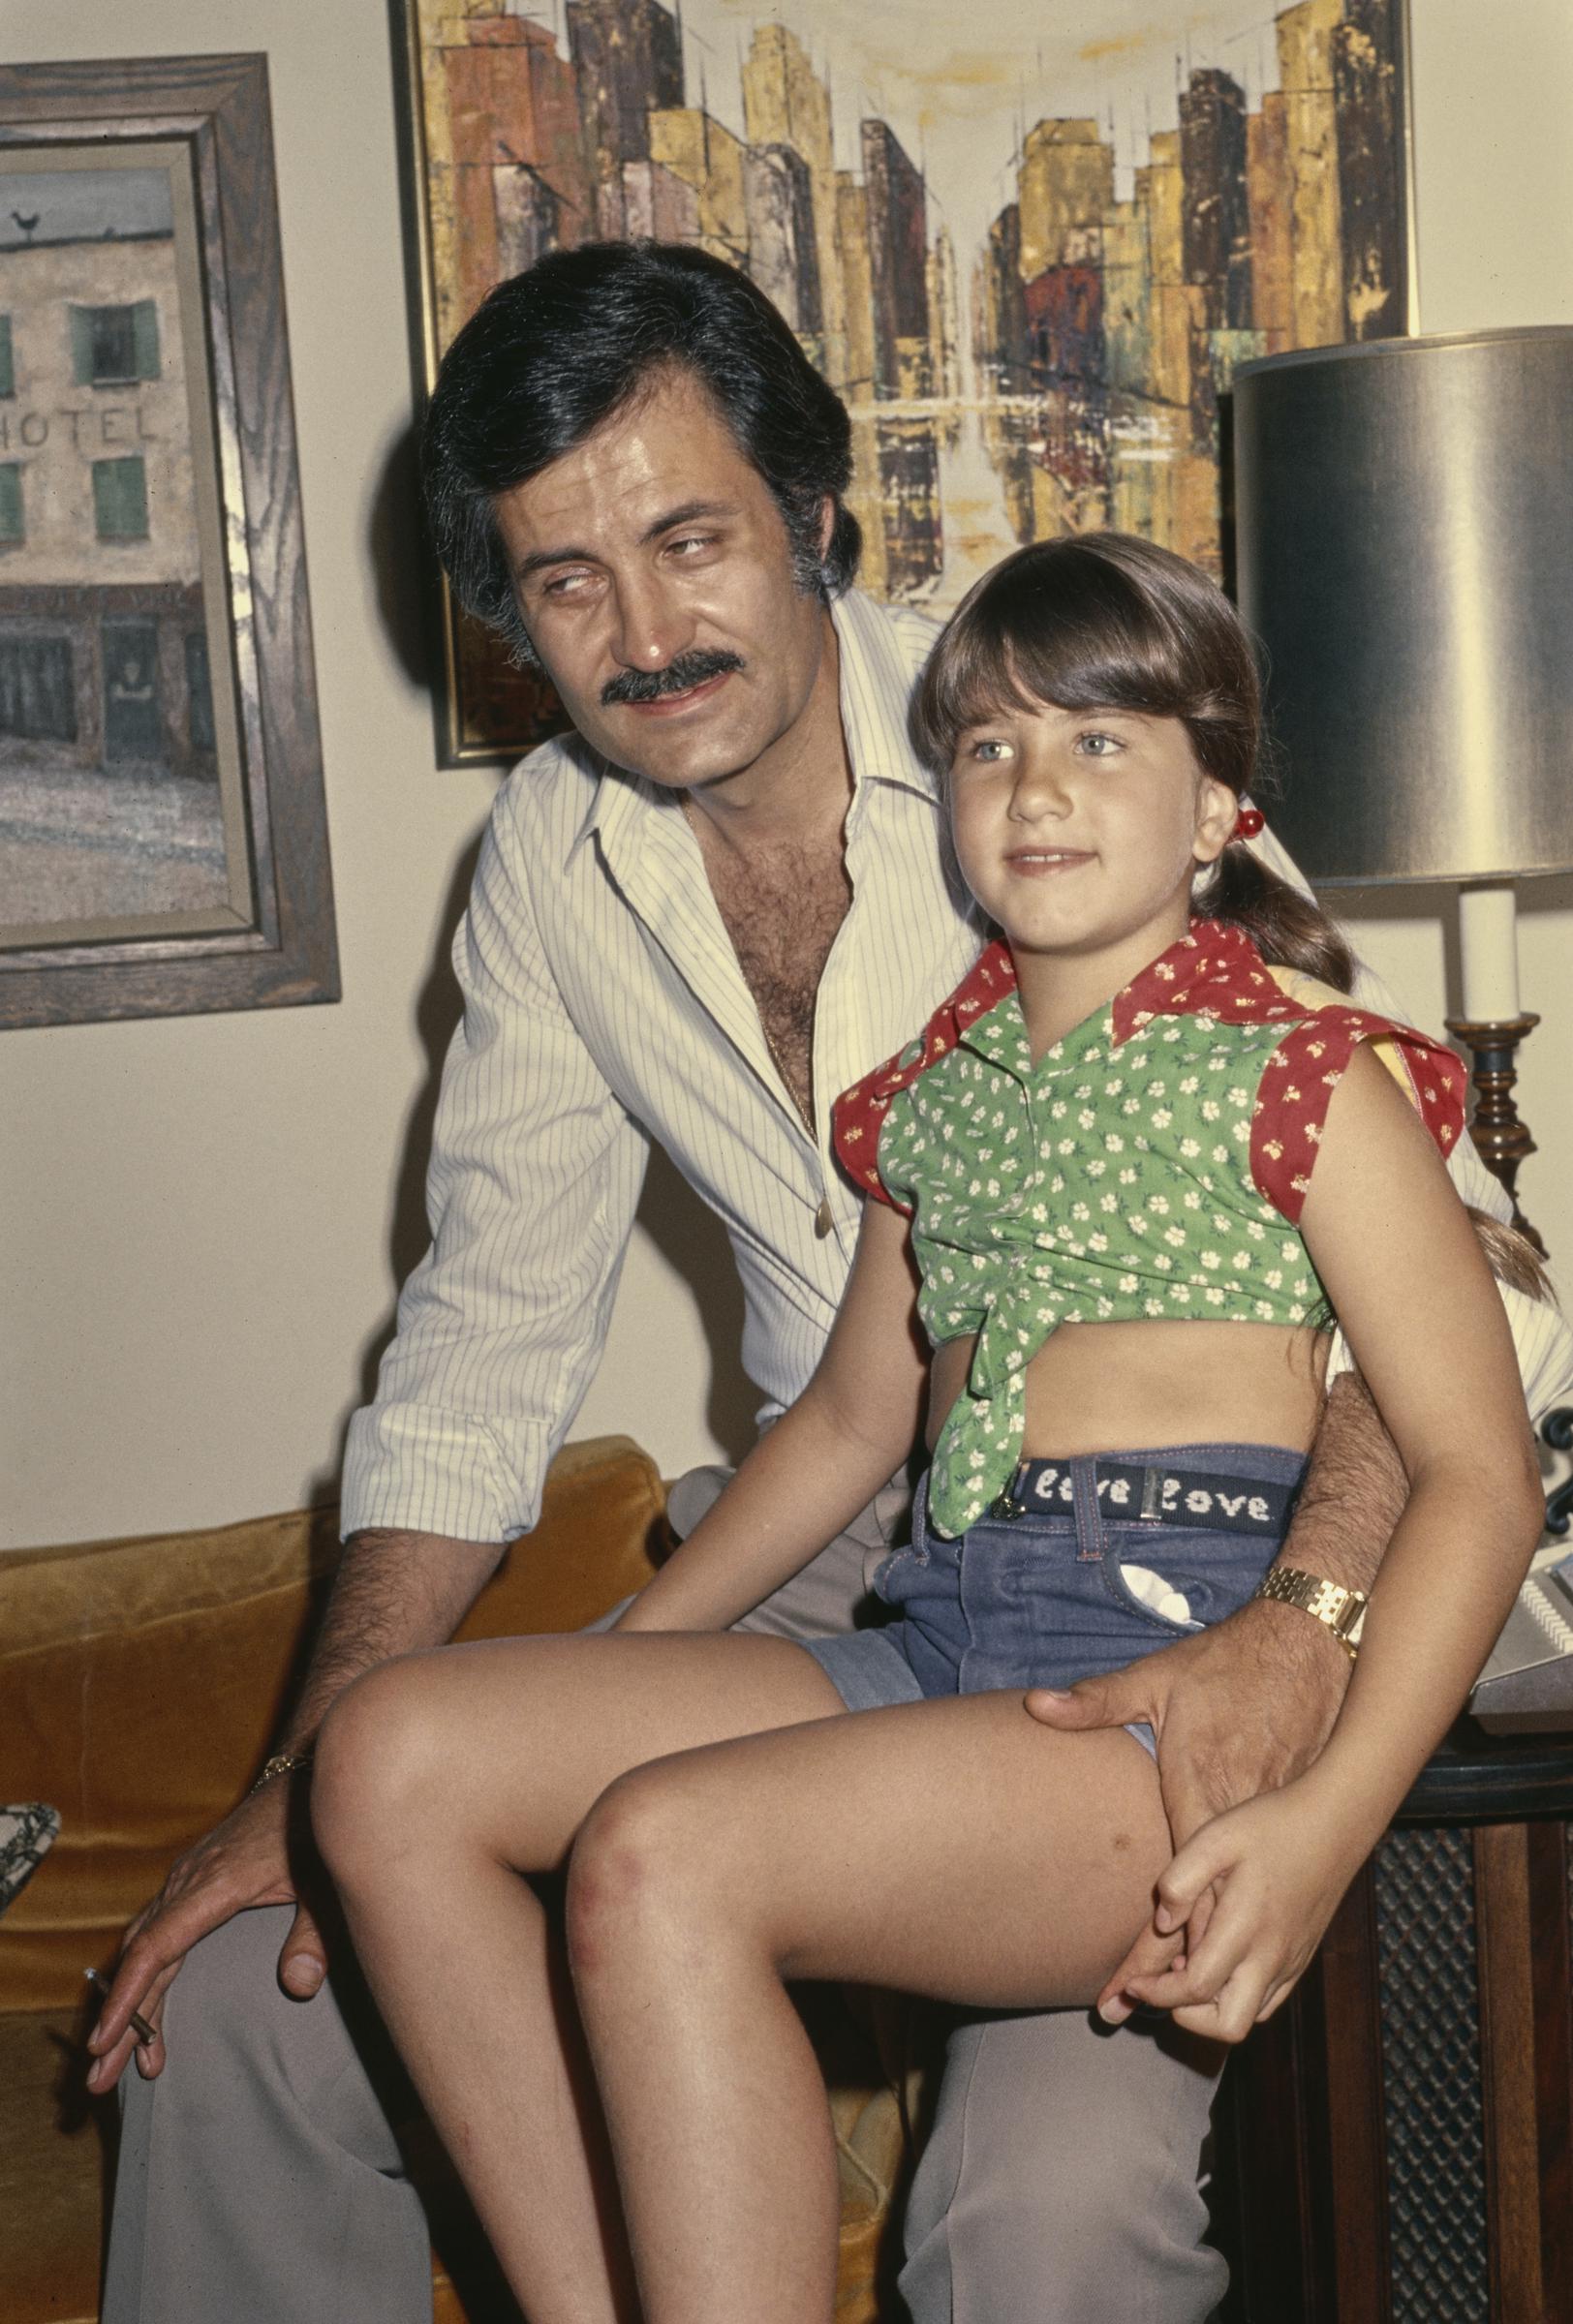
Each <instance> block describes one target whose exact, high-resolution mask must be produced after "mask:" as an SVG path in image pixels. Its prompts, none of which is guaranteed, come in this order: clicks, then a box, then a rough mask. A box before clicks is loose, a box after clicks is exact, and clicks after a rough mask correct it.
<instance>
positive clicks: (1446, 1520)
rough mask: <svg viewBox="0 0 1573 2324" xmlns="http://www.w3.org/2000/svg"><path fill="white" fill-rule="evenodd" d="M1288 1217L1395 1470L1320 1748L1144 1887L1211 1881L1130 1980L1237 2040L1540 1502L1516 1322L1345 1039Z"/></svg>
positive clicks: (1482, 1655) (1408, 1746)
mask: <svg viewBox="0 0 1573 2324" xmlns="http://www.w3.org/2000/svg"><path fill="white" fill-rule="evenodd" d="M1302 1229H1303V1232H1304V1234H1305V1238H1306V1243H1307V1246H1308V1248H1309V1250H1310V1252H1311V1258H1312V1259H1313V1261H1314V1262H1315V1265H1316V1269H1317V1272H1318V1273H1319V1275H1320V1276H1321V1279H1322V1281H1323V1283H1324V1284H1325V1286H1326V1288H1327V1292H1328V1295H1329V1297H1330V1298H1331V1300H1332V1301H1333V1304H1334V1307H1335V1308H1336V1310H1337V1312H1338V1316H1339V1321H1340V1323H1341V1324H1342V1328H1343V1330H1344V1332H1345V1333H1346V1335H1347V1337H1348V1340H1349V1343H1350V1346H1351V1347H1352V1349H1353V1350H1354V1353H1355V1356H1356V1358H1357V1359H1358V1361H1359V1363H1360V1366H1361V1369H1362V1371H1363V1372H1364V1374H1365V1377H1366V1380H1367V1383H1368V1384H1369V1386H1370V1388H1371V1391H1372V1393H1373V1396H1374V1397H1375V1400H1376V1404H1377V1408H1378V1410H1379V1411H1380V1413H1381V1416H1382V1419H1383V1421H1384V1422H1386V1424H1387V1428H1388V1431H1389V1433H1390V1434H1391V1436H1392V1438H1393V1440H1394V1442H1395V1444H1396V1445H1397V1447H1398V1449H1399V1453H1400V1455H1401V1457H1402V1459H1403V1466H1404V1469H1405V1472H1406V1473H1407V1476H1408V1480H1409V1497H1408V1501H1407V1504H1406V1506H1405V1508H1404V1511H1403V1516H1402V1517H1401V1518H1400V1520H1399V1523H1398V1526H1397V1529H1396V1530H1395V1532H1394V1535H1393V1539H1392V1542H1391V1544H1389V1546H1388V1550H1387V1553H1386V1555H1385V1557H1384V1558H1383V1560H1382V1565H1381V1570H1380V1573H1379V1574H1378V1575H1377V1578H1376V1583H1375V1586H1374V1589H1373V1593H1372V1601H1371V1605H1370V1607H1369V1609H1368V1611H1367V1615H1366V1622H1365V1631H1364V1636H1363V1639H1362V1643H1361V1648H1360V1657H1359V1661H1358V1663H1357V1665H1356V1667H1355V1671H1354V1676H1353V1678H1352V1680H1351V1682H1350V1686H1349V1692H1348V1695H1347V1697H1345V1700H1344V1706H1343V1709H1342V1713H1341V1715H1340V1718H1339V1721H1338V1725H1337V1726H1336V1728H1334V1730H1333V1734H1332V1737H1331V1740H1330V1741H1329V1743H1328V1746H1327V1749H1326V1750H1325V1751H1324V1752H1323V1754H1322V1756H1321V1758H1319V1759H1318V1760H1317V1761H1316V1762H1315V1764H1314V1765H1313V1766H1312V1767H1311V1768H1310V1769H1308V1771H1307V1772H1306V1774H1305V1775H1303V1776H1301V1777H1300V1778H1299V1779H1298V1781H1297V1782H1295V1783H1294V1784H1292V1785H1290V1786H1289V1787H1288V1788H1287V1789H1284V1790H1283V1791H1281V1792H1278V1793H1276V1794H1273V1795H1271V1796H1270V1797H1264V1798H1261V1799H1257V1800H1252V1801H1250V1802H1249V1803H1248V1804H1247V1805H1246V1806H1244V1807H1242V1808H1237V1809H1234V1810H1231V1811H1230V1813H1229V1814H1228V1815H1226V1816H1222V1817H1218V1819H1215V1820H1214V1821H1213V1822H1212V1823H1210V1824H1207V1825H1205V1826H1204V1827H1203V1829H1202V1830H1201V1831H1200V1832H1198V1833H1197V1834H1196V1836H1195V1838H1194V1839H1193V1840H1191V1841H1190V1842H1189V1843H1188V1844H1187V1847H1186V1848H1185V1849H1183V1850H1181V1851H1180V1853H1179V1855H1177V1856H1176V1858H1175V1860H1174V1863H1173V1864H1172V1865H1171V1866H1170V1867H1169V1870H1168V1872H1167V1873H1165V1875H1164V1876H1163V1879H1162V1881H1160V1882H1159V1900H1160V1901H1159V1909H1158V1914H1157V1922H1158V1926H1159V1927H1160V1928H1175V1927H1178V1926H1179V1925H1180V1924H1181V1923H1182V1922H1184V1921H1185V1920H1186V1919H1187V1917H1188V1915H1189V1913H1190V1911H1191V1909H1192V1907H1193V1906H1194V1905H1195V1904H1196V1902H1197V1900H1198V1899H1199V1898H1200V1897H1201V1896H1202V1895H1203V1894H1204V1892H1206V1891H1207V1890H1208V1889H1209V1888H1210V1887H1214V1883H1217V1885H1216V1887H1214V1894H1215V1895H1216V1898H1217V1903H1216V1907H1215V1909H1214V1911H1213V1913H1212V1916H1211V1919H1210V1921H1208V1923H1207V1926H1206V1931H1205V1934H1204V1935H1203V1936H1202V1937H1201V1940H1200V1942H1199V1943H1198V1945H1197V1947H1196V1950H1195V1952H1194V1954H1193V1956H1192V1958H1191V1959H1190V1961H1189V1962H1188V1964H1187V1967H1186V1968H1185V1969H1184V1970H1181V1971H1178V1972H1168V1973H1166V1974H1165V1975H1163V1976H1161V1977H1154V1978H1150V1979H1133V1980H1131V1982H1130V1984H1129V1985H1128V1987H1127V1988H1126V1990H1127V1991H1128V1992H1129V1993H1130V1994H1131V1995H1132V1996H1134V1997H1135V1998H1137V1999H1139V2000H1145V2001H1152V2002H1156V2003H1159V2004H1161V2005H1163V2006H1165V2007H1172V2008H1173V2009H1174V2011H1175V2014H1176V2016H1177V2018H1178V2019H1179V2021H1180V2023H1181V2024H1183V2025H1187V2026H1190V2027H1192V2028H1193V2029H1195V2030H1197V2031H1201V2032H1205V2033H1221V2034H1222V2035H1224V2037H1225V2038H1233V2039H1238V2038H1239V2036H1240V2035H1241V2034H1243V2033H1245V2032H1246V2031H1247V2029H1248V2028H1249V2025H1250V2024H1251V2023H1252V2022H1253V2021H1254V2019H1255V2018H1257V2017H1258V2016H1260V2015H1265V2014H1267V2013H1268V2011H1269V2010H1270V2009H1271V2008H1273V2007H1276V2006H1277V2003H1278V2002H1279V2001H1280V2000H1281V1999H1282V1998H1283V1996H1284V1995H1285V1994H1286V1993H1287V1992H1288V1991H1289V1989H1290V1987H1291V1986H1292V1985H1293V1983H1294V1980H1295V1978H1296V1977H1297V1976H1298V1975H1299V1973H1300V1972H1301V1970H1303V1969H1304V1967H1305V1966H1306V1963H1307V1961H1309V1959H1310V1957H1311V1953H1312V1952H1313V1950H1314V1949H1315V1946H1316V1943H1317V1942H1318V1941H1319V1939H1320V1937H1321V1934H1322V1931H1323V1930H1324V1929H1325V1927H1326V1925H1327V1923H1328V1921H1329V1920H1330V1919H1331V1917H1332V1914H1333V1911H1334V1910H1335V1909H1336V1907H1337V1905H1338V1901H1339V1899H1340V1897H1341V1896H1342V1893H1343V1890H1344V1888H1345V1887H1346V1886H1347V1885H1348V1882H1349V1881H1350V1880H1351V1879H1352V1878H1353V1876H1354V1874H1355V1873H1356V1871H1357V1870H1358V1869H1359V1867H1360V1865H1361V1864H1362V1863H1363V1862H1364V1861H1365V1858H1366V1857H1367V1856H1368V1855H1369V1854H1370V1853H1371V1850H1373V1848H1374V1847H1375V1845H1376V1843H1377V1841H1378V1840H1379V1839H1380V1838H1381V1835H1382V1833H1383V1832H1384V1831H1385V1829H1386V1828H1387V1825H1388V1823H1389V1821H1390V1820H1391V1819H1392V1816H1393V1813H1394V1811H1395V1810H1396V1809H1397V1808H1398V1806H1399V1805H1400V1803H1401V1802H1402V1800H1403V1797H1404V1794H1405V1793H1406V1792H1407V1790H1408V1789H1409V1787H1410V1785H1411V1784H1412V1783H1413V1781H1414V1779H1415V1777H1416V1776H1417V1775H1418V1773H1419V1772H1420V1769H1421V1768H1422V1767H1423V1766H1424V1765H1425V1762H1426V1760H1427V1758H1429V1756H1430V1754H1431V1752H1432V1751H1433V1750H1434V1747H1435V1745H1436V1743H1437V1742H1438V1740H1439V1739H1440V1737H1441V1736H1442V1735H1443V1733H1445V1731H1446V1729H1447V1728H1448V1726H1449V1725H1450V1724H1451V1722H1452V1720H1453V1719H1454V1718H1455V1716H1456V1715H1457V1713H1458V1710H1459V1708H1460V1706H1461V1704H1462V1703H1463V1702H1464V1700H1465V1697H1466V1695H1467V1694H1468V1691H1469V1688H1470V1687H1471V1685H1472V1684H1473V1682H1474V1680H1475V1679H1476V1678H1477V1677H1478V1675H1479V1672H1480V1668H1481V1666H1482V1664H1483V1663H1484V1662H1485V1660H1486V1657H1487V1655H1488V1654H1489V1653H1490V1651H1491V1648H1492V1646H1493V1645H1494V1643H1495V1642H1496V1638H1497V1636H1498V1635H1499V1633H1500V1631H1501V1627H1502V1624H1503V1622H1504V1621H1505V1620H1506V1618H1507V1613H1508V1609H1509V1607H1510V1606H1511V1605H1512V1603H1513V1598H1514V1594H1515V1592H1516V1591H1517V1589H1518V1586H1519V1583H1520V1582H1521V1581H1522V1580H1523V1578H1524V1574H1525V1570H1526V1568H1527V1564H1528V1561H1529V1558H1530V1556H1531V1554H1532V1552H1533V1549H1534V1545H1535V1543H1536V1541H1537V1540H1538V1539H1539V1535H1540V1528H1541V1523H1542V1520H1543V1517H1544V1514H1545V1513H1544V1508H1543V1504H1542V1502H1541V1498H1540V1483H1539V1471H1538V1468H1537V1465H1536V1461H1535V1454H1534V1443H1533V1439H1532V1437H1531V1434H1530V1430H1529V1423H1528V1416H1527V1412H1526V1409H1525V1402H1524V1391H1523V1388H1522V1386H1521V1384H1520V1380H1519V1374H1518V1366H1517V1361H1516V1359H1515V1357H1514V1353H1513V1344H1512V1339H1511V1335H1510V1333H1509V1330H1508V1328H1507V1322H1506V1318H1505V1316H1504V1314H1503V1310H1502V1304H1501V1301H1500V1300H1499V1299H1498V1298H1497V1296H1496V1287H1495V1284H1494V1283H1493V1280H1492V1276H1491V1273H1490V1270H1489V1269H1488V1268H1487V1266H1486V1262H1485V1260H1484V1258H1483V1257H1482V1256H1481V1252H1480V1247H1479V1244H1478V1242H1477V1241H1476V1239H1475V1236H1474V1233H1473V1230H1472V1228H1471V1227H1470V1224H1469V1220H1468V1217H1467V1215H1466V1214H1465V1209H1464V1207H1463V1205H1462V1204H1461V1203H1460V1201H1459V1199H1458V1197H1457V1195H1456V1194H1455V1192H1454V1190H1453V1187H1452V1184H1451V1182H1450V1180H1449V1178H1448V1176H1447V1173H1446V1170H1445V1168H1444V1167H1443V1164H1442V1161H1441V1159H1440V1157H1439V1155H1438V1154H1437V1152H1436V1150H1435V1148H1434V1146H1433V1144H1432V1142H1431V1140H1430V1138H1429V1137H1428V1136H1427V1134H1426V1132H1425V1131H1424V1129H1423V1128H1422V1127H1421V1125H1420V1122H1419V1121H1418V1119H1417V1118H1416V1116H1415V1115H1414V1114H1413V1112H1412V1111H1411V1109H1410V1107H1409V1106H1408V1104H1407V1102H1406V1101H1405V1099H1404V1098H1403V1094H1402V1092H1401V1091H1400V1090H1399V1088H1398V1087H1397V1086H1396V1084H1395V1083H1394V1081H1393V1079H1392V1077H1391V1076H1390V1075H1389V1074H1388V1073H1387V1072H1386V1071H1385V1070H1384V1069H1383V1067H1382V1065H1381V1064H1380V1062H1379V1060H1378V1059H1377V1058H1376V1057H1374V1056H1373V1055H1368V1053H1367V1051H1366V1050H1365V1049H1364V1048H1361V1049H1358V1050H1357V1051H1356V1052H1355V1054H1354V1055H1353V1057H1352V1058H1351V1060H1350V1063H1349V1067H1348V1070H1347V1071H1346V1072H1345V1073H1344V1075H1343V1077H1342V1081H1341V1082H1340V1084H1339V1086H1338V1088H1337V1089H1336V1091H1335V1092H1334V1095H1333V1101H1332V1105H1331V1107H1330V1109H1329V1113H1328V1117H1327V1122H1326V1126H1325V1128H1324V1131H1323V1135H1322V1141H1321V1147H1320V1150H1319V1153H1318V1157H1317V1161H1316V1166H1315V1169H1314V1171H1313V1173H1312V1176H1311V1190H1310V1192H1309V1194H1308V1196H1307V1198H1306V1206H1305V1212H1304V1216H1303V1219H1302Z"/></svg>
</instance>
